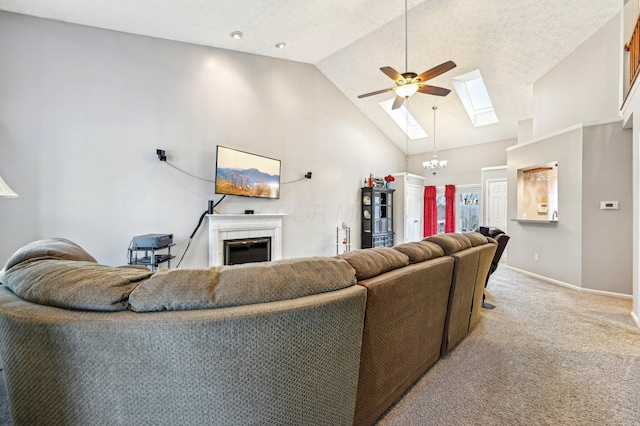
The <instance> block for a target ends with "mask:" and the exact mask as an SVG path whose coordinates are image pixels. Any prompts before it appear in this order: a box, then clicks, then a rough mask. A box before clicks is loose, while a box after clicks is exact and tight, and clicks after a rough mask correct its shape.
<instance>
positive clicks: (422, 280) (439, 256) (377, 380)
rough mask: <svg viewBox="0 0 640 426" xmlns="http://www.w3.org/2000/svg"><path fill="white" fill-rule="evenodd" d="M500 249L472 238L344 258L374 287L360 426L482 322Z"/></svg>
mask: <svg viewBox="0 0 640 426" xmlns="http://www.w3.org/2000/svg"><path fill="white" fill-rule="evenodd" d="M494 252H495V241H493V240H491V239H488V238H486V237H484V236H483V235H481V234H478V233H466V234H445V235H439V236H437V237H432V238H428V239H425V240H423V241H420V242H414V243H407V244H402V245H398V246H395V247H393V248H376V249H366V250H356V251H353V252H350V253H347V254H344V255H342V257H343V258H344V259H346V260H347V262H349V264H350V265H351V266H352V267H353V268H354V269H355V270H356V278H357V279H358V284H359V285H361V286H363V287H365V288H366V289H367V305H366V309H365V325H364V335H363V339H362V354H361V357H360V375H359V379H358V392H357V397H356V411H355V416H354V424H355V425H370V424H373V423H374V422H375V421H376V420H377V419H378V418H379V417H380V416H381V415H382V414H383V413H384V412H385V411H386V410H387V409H388V408H389V407H391V406H392V405H393V404H394V403H395V402H396V401H397V400H398V399H399V398H400V397H401V396H402V395H403V394H404V393H405V392H406V391H407V390H408V389H409V388H410V387H411V385H412V384H413V383H415V381H416V380H418V379H419V378H420V377H421V376H422V375H423V374H424V373H425V372H426V371H427V370H428V369H429V368H430V367H432V366H433V365H434V364H435V363H436V362H437V361H438V359H439V358H440V356H441V355H444V354H446V353H448V352H449V351H450V350H451V349H453V347H455V345H457V344H458V343H460V341H461V340H462V339H463V338H464V337H465V336H466V335H467V334H468V332H469V331H470V330H471V328H472V327H473V326H474V325H475V324H477V321H478V320H479V318H480V317H479V308H480V304H481V302H482V290H483V289H484V282H485V279H486V274H487V271H488V269H489V265H490V263H491V259H492V257H493V253H494ZM478 297H479V301H476V299H478ZM474 304H475V307H474ZM474 314H475V315H474ZM471 318H474V322H473V324H472V321H471Z"/></svg>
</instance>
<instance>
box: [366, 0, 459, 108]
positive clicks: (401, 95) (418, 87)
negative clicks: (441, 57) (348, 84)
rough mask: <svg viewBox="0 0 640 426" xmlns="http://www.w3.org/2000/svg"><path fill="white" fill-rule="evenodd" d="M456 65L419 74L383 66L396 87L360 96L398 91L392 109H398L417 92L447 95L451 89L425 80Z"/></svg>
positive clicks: (406, 51)
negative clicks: (427, 82) (429, 83)
mask: <svg viewBox="0 0 640 426" xmlns="http://www.w3.org/2000/svg"><path fill="white" fill-rule="evenodd" d="M407 16H408V14H407V0H405V2H404V40H405V48H404V54H405V57H404V66H405V69H407V68H409V66H408V62H409V61H408V50H409V49H408V47H407V45H408V41H407V39H408V37H407ZM455 67H456V64H455V63H454V62H453V61H447V62H444V63H442V64H440V65H438V66H436V67H433V68H431V69H430V70H428V71H425V72H423V73H422V74H420V75H418V74H416V73H414V72H409V71H407V72H405V73H402V74H400V73H399V72H398V71H396V70H394V69H393V68H391V67H382V68H380V71H382V72H383V73H385V74H386V75H387V76H388V77H389V78H391V79H392V80H393V81H395V82H396V85H395V87H390V88H388V89H382V90H377V91H375V92H371V93H365V94H364V95H360V96H358V98H359V99H360V98H366V97H368V96H374V95H379V94H381V93H387V92H390V91H392V90H393V91H395V92H396V100H395V101H394V102H393V106H392V107H391V109H398V108H400V107H401V106H402V104H403V103H404V101H405V99H408V98H409V97H410V96H411V95H413V94H414V93H416V92H419V93H426V94H428V95H436V96H447V95H448V94H449V92H451V90H449V89H445V88H444V87H437V86H429V85H426V84H424V82H425V81H427V80H430V79H432V78H435V77H437V76H439V75H440V74H444V73H445V72H447V71H449V70H452V69H453V68H455Z"/></svg>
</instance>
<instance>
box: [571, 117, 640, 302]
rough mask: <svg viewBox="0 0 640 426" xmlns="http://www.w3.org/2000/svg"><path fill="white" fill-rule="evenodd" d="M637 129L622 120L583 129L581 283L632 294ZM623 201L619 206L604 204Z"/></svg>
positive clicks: (594, 288) (584, 285) (597, 288)
mask: <svg viewBox="0 0 640 426" xmlns="http://www.w3.org/2000/svg"><path fill="white" fill-rule="evenodd" d="M631 175H632V135H631V131H630V130H622V129H621V128H620V122H615V123H610V124H606V125H602V126H592V127H587V128H585V129H584V143H583V165H582V227H583V228H582V245H583V253H582V287H583V288H588V289H592V290H601V291H608V292H613V293H620V294H627V295H630V294H632V281H633V276H632V275H633V274H632V272H633V264H632V262H633V259H632V256H631V253H632V244H633V234H632V232H631V228H632V221H633V202H632V199H633V194H632V182H631ZM601 201H618V203H619V210H601V209H600V202H601Z"/></svg>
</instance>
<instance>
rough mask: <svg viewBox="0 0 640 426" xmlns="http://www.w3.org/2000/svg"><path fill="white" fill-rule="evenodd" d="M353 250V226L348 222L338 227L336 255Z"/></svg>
mask: <svg viewBox="0 0 640 426" xmlns="http://www.w3.org/2000/svg"><path fill="white" fill-rule="evenodd" d="M350 251H351V227H350V226H347V224H346V223H342V226H338V227H337V228H336V255H339V254H342V253H349V252H350Z"/></svg>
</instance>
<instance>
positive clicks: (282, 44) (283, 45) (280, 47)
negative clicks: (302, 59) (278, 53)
mask: <svg viewBox="0 0 640 426" xmlns="http://www.w3.org/2000/svg"><path fill="white" fill-rule="evenodd" d="M286 45H287V43H285V42H283V41H281V42H280V43H276V48H278V49H284V47H285V46H286Z"/></svg>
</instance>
